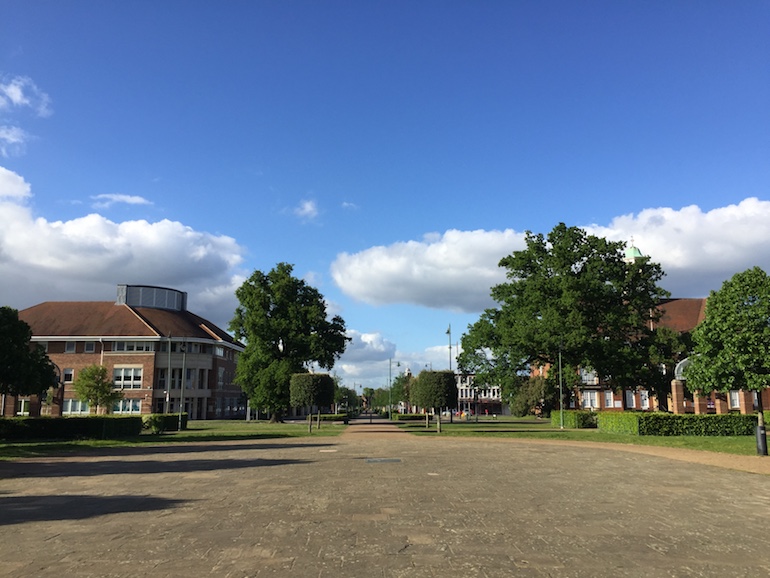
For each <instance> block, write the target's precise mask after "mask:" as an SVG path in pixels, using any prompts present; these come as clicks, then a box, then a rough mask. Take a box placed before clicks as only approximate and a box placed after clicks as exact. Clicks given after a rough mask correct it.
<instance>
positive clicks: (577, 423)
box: [551, 409, 596, 429]
mask: <svg viewBox="0 0 770 578" xmlns="http://www.w3.org/2000/svg"><path fill="white" fill-rule="evenodd" d="M559 413H560V412H559V411H558V410H554V411H552V412H551V425H552V426H554V427H560V426H561V418H560V416H559ZM564 427H565V428H570V429H589V428H595V427H596V412H593V411H585V410H582V409H579V410H574V409H565V410H564Z"/></svg>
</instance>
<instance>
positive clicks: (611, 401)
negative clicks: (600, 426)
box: [604, 389, 615, 407]
mask: <svg viewBox="0 0 770 578" xmlns="http://www.w3.org/2000/svg"><path fill="white" fill-rule="evenodd" d="M614 406H615V396H614V395H613V394H612V390H611V389H608V390H606V391H605V392H604V407H614Z"/></svg>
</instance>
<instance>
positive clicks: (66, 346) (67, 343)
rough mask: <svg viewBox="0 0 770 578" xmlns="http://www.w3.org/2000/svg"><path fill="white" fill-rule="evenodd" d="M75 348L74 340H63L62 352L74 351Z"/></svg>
mask: <svg viewBox="0 0 770 578" xmlns="http://www.w3.org/2000/svg"><path fill="white" fill-rule="evenodd" d="M76 350H77V343H76V342H75V341H65V342H64V353H75V351H76Z"/></svg>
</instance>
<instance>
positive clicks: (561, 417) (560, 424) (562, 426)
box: [559, 343, 564, 429]
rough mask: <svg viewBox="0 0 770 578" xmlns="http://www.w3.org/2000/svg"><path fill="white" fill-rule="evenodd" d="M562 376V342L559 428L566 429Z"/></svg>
mask: <svg viewBox="0 0 770 578" xmlns="http://www.w3.org/2000/svg"><path fill="white" fill-rule="evenodd" d="M562 388H563V386H562V377H561V343H559V429H564V392H563V391H562Z"/></svg>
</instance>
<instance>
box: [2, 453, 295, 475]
mask: <svg viewBox="0 0 770 578" xmlns="http://www.w3.org/2000/svg"><path fill="white" fill-rule="evenodd" d="M307 463H310V462H309V461H308V460H286V459H278V460H271V459H260V458H255V459H253V460H234V459H219V460H215V459H212V460H176V461H163V460H142V461H119V460H104V461H93V462H92V461H74V460H69V461H66V462H45V463H41V462H3V463H0V479H8V478H50V477H77V476H84V477H87V476H104V475H110V474H166V473H185V472H213V471H217V470H235V469H244V468H262V467H268V466H285V465H298V464H307Z"/></svg>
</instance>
